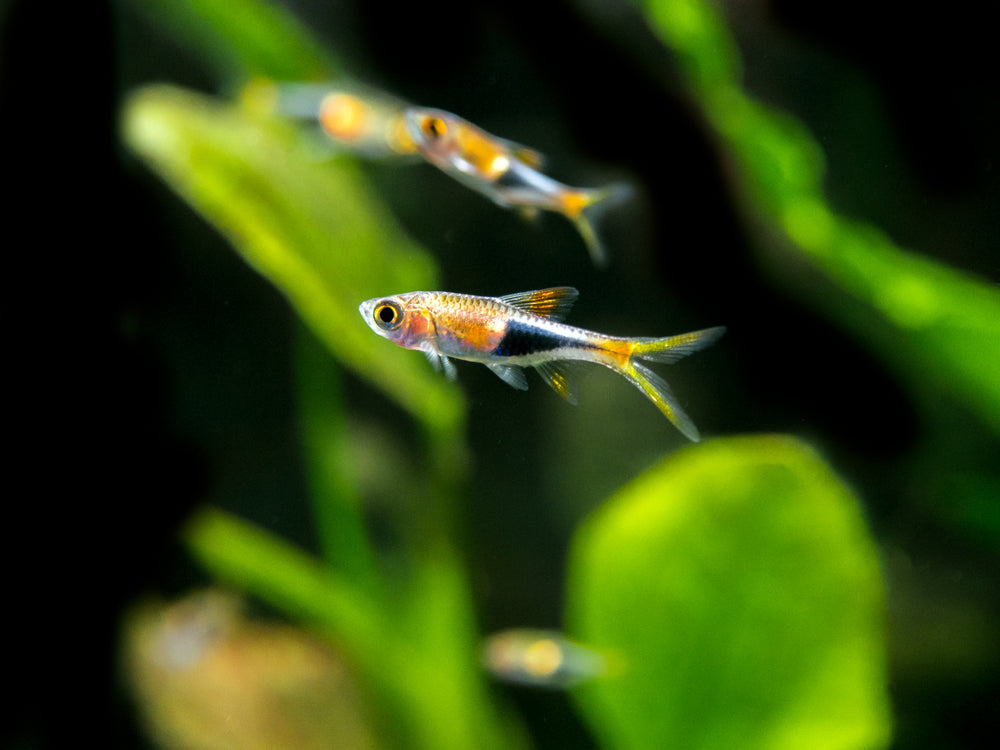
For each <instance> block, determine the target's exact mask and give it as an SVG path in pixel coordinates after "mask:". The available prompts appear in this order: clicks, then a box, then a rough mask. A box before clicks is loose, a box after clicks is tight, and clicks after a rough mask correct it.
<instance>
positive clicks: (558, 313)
mask: <svg viewBox="0 0 1000 750" xmlns="http://www.w3.org/2000/svg"><path fill="white" fill-rule="evenodd" d="M578 295H579V292H577V291H576V289H574V288H573V287H571V286H556V287H552V288H550V289H536V290H535V291H532V292H517V293H515V294H507V295H504V296H503V297H499V298H498V299H499V300H500V301H501V302H503V303H504V304H505V305H510V306H511V307H516V308H517V309H518V310H523V311H525V312H530V313H534V314H535V315H541V316H542V317H545V318H551V319H552V320H562V319H563V318H565V317H566V315H567V314H568V313H569V311H570V308H572V307H573V303H574V302H576V298H577V296H578Z"/></svg>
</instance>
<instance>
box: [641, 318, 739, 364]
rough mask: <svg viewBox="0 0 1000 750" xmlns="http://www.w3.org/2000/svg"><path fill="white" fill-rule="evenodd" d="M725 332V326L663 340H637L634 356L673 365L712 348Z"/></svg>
mask: <svg viewBox="0 0 1000 750" xmlns="http://www.w3.org/2000/svg"><path fill="white" fill-rule="evenodd" d="M725 332H726V327H725V326H715V327H714V328H703V329H702V330H700V331H691V332H690V333H681V334H678V335H677V336H667V337H666V338H662V339H635V340H634V341H633V345H632V356H633V357H638V358H639V359H646V360H649V361H650V362H666V363H668V364H672V363H674V362H676V361H677V360H679V359H681V358H683V357H686V356H688V355H689V354H694V353H695V352H698V351H701V350H702V349H704V348H705V347H707V346H711V345H712V344H714V343H715V342H716V341H718V340H719V339H720V338H721V337H722V334H724V333H725Z"/></svg>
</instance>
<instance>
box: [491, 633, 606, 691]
mask: <svg viewBox="0 0 1000 750" xmlns="http://www.w3.org/2000/svg"><path fill="white" fill-rule="evenodd" d="M482 663H483V666H484V667H485V668H486V669H487V670H488V671H489V672H490V673H491V674H492V675H493V676H494V677H496V678H497V679H499V680H503V681H504V682H512V683H516V684H520V685H532V686H534V687H542V688H567V687H572V686H573V685H578V684H579V683H581V682H585V681H587V680H591V679H593V678H595V677H599V676H601V675H604V674H607V672H608V671H609V667H608V660H607V659H606V658H605V656H604V655H603V654H601V653H599V652H597V651H595V650H594V649H592V648H588V647H587V646H583V645H580V644H579V643H575V642H573V641H571V640H569V639H568V638H566V636H564V635H563V634H562V633H559V632H554V631H548V630H531V629H522V628H515V629H512V630H504V631H502V632H500V633H495V634H493V635H491V636H489V637H488V638H487V639H486V640H485V642H484V643H483V648H482Z"/></svg>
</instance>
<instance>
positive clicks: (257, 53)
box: [132, 0, 336, 83]
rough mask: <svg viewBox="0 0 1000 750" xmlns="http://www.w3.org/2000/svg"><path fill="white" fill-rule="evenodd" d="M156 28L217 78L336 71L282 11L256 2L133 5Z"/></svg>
mask: <svg viewBox="0 0 1000 750" xmlns="http://www.w3.org/2000/svg"><path fill="white" fill-rule="evenodd" d="M132 5H133V7H135V8H136V9H137V10H138V11H139V12H141V13H143V14H145V15H147V16H148V17H149V18H150V19H151V22H152V23H154V24H156V25H157V26H161V25H166V26H167V27H168V28H170V29H171V30H172V31H173V36H174V37H175V38H176V39H177V40H179V41H180V42H181V43H183V44H184V45H186V46H187V47H189V48H190V49H191V50H192V51H194V52H196V53H197V55H198V57H200V58H201V59H202V60H205V61H207V62H209V63H211V64H212V66H213V67H214V68H215V69H216V70H217V71H218V72H219V74H220V75H221V76H222V78H224V79H227V80H229V81H230V82H231V83H242V82H243V81H244V80H245V79H247V78H249V77H252V76H261V77H265V78H272V79H275V80H286V81H305V80H328V79H329V78H330V77H331V76H332V74H333V72H334V70H335V69H336V66H335V64H334V62H333V59H332V58H331V56H330V55H329V53H328V52H327V51H326V50H325V49H323V48H322V47H320V46H319V45H318V44H317V43H316V42H315V40H314V39H313V38H312V37H311V36H310V35H309V34H308V33H307V32H306V30H305V29H304V28H302V26H301V24H300V23H299V21H298V19H297V18H295V16H294V15H292V14H291V13H289V12H288V10H287V9H286V8H284V7H283V6H282V5H280V4H278V3H274V2H262V1H261V0H137V1H136V2H133V3H132Z"/></svg>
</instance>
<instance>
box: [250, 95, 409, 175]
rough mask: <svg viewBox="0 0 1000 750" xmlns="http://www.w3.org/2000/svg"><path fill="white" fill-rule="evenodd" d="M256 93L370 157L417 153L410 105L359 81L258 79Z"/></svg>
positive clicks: (282, 111)
mask: <svg viewBox="0 0 1000 750" xmlns="http://www.w3.org/2000/svg"><path fill="white" fill-rule="evenodd" d="M253 88H254V94H255V96H256V97H257V98H258V99H265V98H266V99H268V100H269V102H270V103H269V106H268V109H269V110H271V111H273V112H275V113H277V114H280V115H284V116H286V117H296V118H302V119H306V120H311V121H313V122H315V123H316V124H318V125H319V127H320V128H321V129H322V131H323V133H324V134H325V135H326V136H327V138H329V139H330V140H331V141H333V142H334V143H336V144H338V145H339V146H343V147H344V148H346V149H348V150H350V151H353V152H355V153H358V154H360V155H361V156H364V157H367V158H387V157H400V156H416V155H417V146H416V144H415V143H414V142H413V139H412V138H410V135H409V132H408V130H407V128H406V121H405V118H404V112H405V111H406V108H407V107H408V106H409V103H408V102H406V101H404V100H402V99H399V98H397V97H395V96H391V95H389V94H387V93H385V92H382V91H378V90H376V89H372V88H368V87H366V86H362V85H360V84H355V83H337V84H324V83H281V84H269V83H266V82H256V83H255V85H254V87H253Z"/></svg>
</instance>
